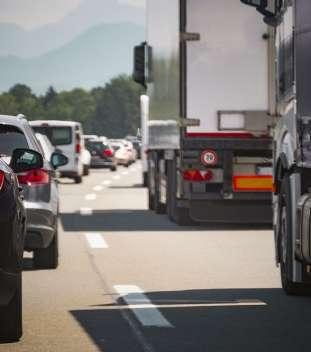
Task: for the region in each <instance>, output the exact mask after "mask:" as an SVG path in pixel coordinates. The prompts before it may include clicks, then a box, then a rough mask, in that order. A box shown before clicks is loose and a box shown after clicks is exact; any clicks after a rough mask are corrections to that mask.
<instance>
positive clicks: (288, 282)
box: [278, 175, 311, 295]
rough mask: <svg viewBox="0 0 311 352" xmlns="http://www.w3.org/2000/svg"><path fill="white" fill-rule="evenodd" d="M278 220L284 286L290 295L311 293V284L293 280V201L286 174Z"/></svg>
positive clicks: (282, 185) (279, 200) (280, 195)
mask: <svg viewBox="0 0 311 352" xmlns="http://www.w3.org/2000/svg"><path fill="white" fill-rule="evenodd" d="M278 202H279V203H278V204H279V206H278V208H279V209H278V212H279V213H278V221H279V225H278V228H279V234H278V235H279V236H278V246H279V254H280V267H281V281H282V287H283V289H284V291H285V292H286V294H288V295H310V293H311V285H307V284H303V283H296V282H293V281H292V279H291V278H292V276H293V266H292V260H291V258H292V256H293V248H292V236H293V234H292V221H293V219H292V215H291V214H292V208H291V207H292V205H291V204H292V203H291V193H290V180H289V176H288V175H286V176H285V177H284V179H283V181H282V184H281V192H280V194H279V199H278Z"/></svg>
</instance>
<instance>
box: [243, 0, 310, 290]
mask: <svg viewBox="0 0 311 352" xmlns="http://www.w3.org/2000/svg"><path fill="white" fill-rule="evenodd" d="M241 1H242V2H244V3H246V4H247V5H252V6H254V7H255V8H256V9H257V11H258V12H259V13H261V14H263V15H264V21H265V22H266V23H267V24H268V25H269V26H270V33H271V37H272V38H273V51H272V52H271V54H272V57H271V59H272V61H274V62H275V67H274V69H273V71H272V72H271V75H270V78H269V79H270V83H271V86H272V87H273V89H272V92H273V94H272V97H271V105H270V110H271V113H273V114H274V117H275V118H274V120H275V124H274V128H273V141H274V160H273V178H274V196H273V213H274V232H275V248H276V261H277V263H278V264H279V265H280V268H281V279H282V285H283V288H284V290H285V291H286V292H287V293H288V294H305V293H310V292H311V231H310V225H311V222H310V215H311V193H310V192H311V143H310V142H311V128H310V127H311V66H310V62H311V51H310V47H311V26H310V25H311V2H310V1H309V0H292V1H289V0H275V1H252V0H241Z"/></svg>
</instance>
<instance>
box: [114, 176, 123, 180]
mask: <svg viewBox="0 0 311 352" xmlns="http://www.w3.org/2000/svg"><path fill="white" fill-rule="evenodd" d="M120 178H121V177H120V175H115V176H113V179H114V180H120Z"/></svg>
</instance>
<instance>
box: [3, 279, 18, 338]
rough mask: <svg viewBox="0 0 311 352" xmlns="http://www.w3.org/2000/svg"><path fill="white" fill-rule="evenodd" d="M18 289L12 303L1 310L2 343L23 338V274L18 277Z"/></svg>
mask: <svg viewBox="0 0 311 352" xmlns="http://www.w3.org/2000/svg"><path fill="white" fill-rule="evenodd" d="M16 280H17V287H16V291H15V294H14V296H13V297H12V299H11V301H10V303H9V304H8V305H7V306H5V307H1V308H0V342H1V343H9V342H16V341H18V340H19V339H20V338H21V336H22V274H21V273H20V274H18V275H17V278H16Z"/></svg>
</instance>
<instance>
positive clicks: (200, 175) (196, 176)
mask: <svg viewBox="0 0 311 352" xmlns="http://www.w3.org/2000/svg"><path fill="white" fill-rule="evenodd" d="M213 176H214V175H213V172H212V171H211V170H206V171H201V170H195V169H194V170H185V171H184V172H183V179H184V180H185V181H193V182H202V181H211V180H212V179H213Z"/></svg>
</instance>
